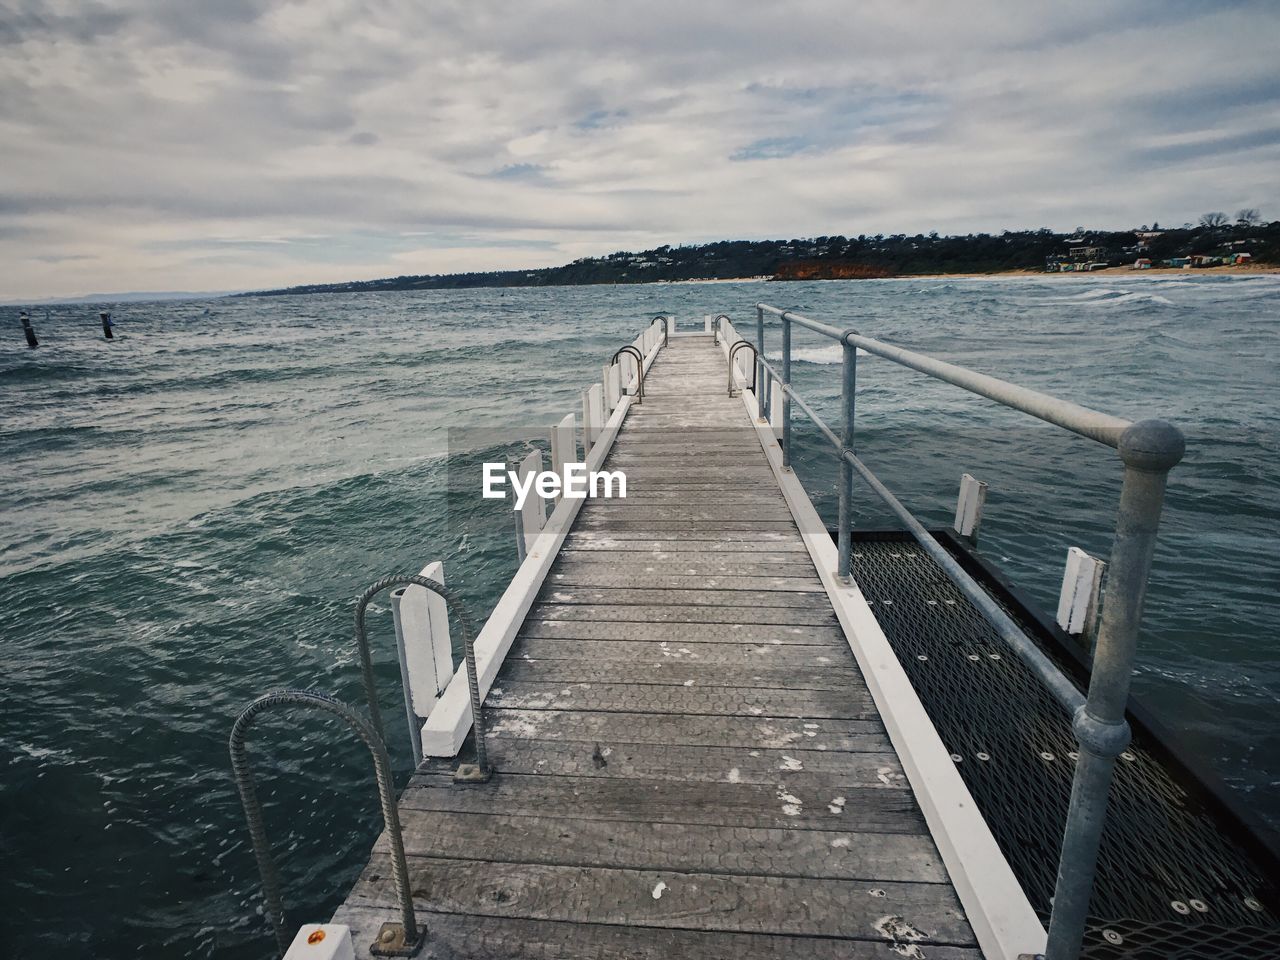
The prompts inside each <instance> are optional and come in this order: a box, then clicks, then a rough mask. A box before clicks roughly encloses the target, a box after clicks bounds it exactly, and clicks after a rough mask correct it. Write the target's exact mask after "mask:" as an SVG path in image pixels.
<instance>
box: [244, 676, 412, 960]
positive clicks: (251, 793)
mask: <svg viewBox="0 0 1280 960" xmlns="http://www.w3.org/2000/svg"><path fill="white" fill-rule="evenodd" d="M276 707H309V708H312V709H316V710H323V711H325V712H326V713H330V714H332V715H333V716H335V717H338V718H339V719H340V720H342V721H343V722H345V723H346V724H347V726H349V727H351V729H352V730H354V731H355V732H356V734H357V735H358V736H359V737H360V739H361V741H362V742H363V743H364V745H365V746H366V747H368V748H369V753H370V754H371V755H372V757H373V770H374V777H375V779H376V781H377V785H378V800H379V802H380V803H381V805H382V821H383V824H384V825H385V827H386V830H387V840H388V842H389V844H390V846H391V875H392V878H393V879H394V881H395V885H396V896H397V898H398V899H399V902H400V923H399V924H398V925H397V924H383V926H382V930H381V931H379V936H378V939H377V941H375V942H374V944H373V946H372V947H370V952H371V953H373V954H375V955H378V956H413V955H414V954H416V953H417V952H418V950H420V949H421V947H422V944H423V943H424V942H425V941H426V938H427V930H426V928H425V927H423V928H421V929H419V927H418V923H417V917H416V916H415V914H414V910H413V896H412V893H411V892H410V889H409V868H408V866H407V864H406V862H405V856H404V838H403V836H402V834H401V829H400V814H399V812H398V811H397V809H396V800H395V790H394V782H393V780H392V775H391V759H390V758H389V757H388V756H387V748H386V745H385V743H384V741H383V739H382V737H381V736H379V735H378V733H377V732H376V731H375V730H374V729H373V727H372V726H370V724H369V723H368V722H366V721H365V720H364V719H362V718H361V717H360V716H359V715H358V714H356V712H355V711H354V710H352V709H351V708H350V707H349V706H347V705H346V704H345V703H343V702H342V701H340V700H337V699H335V698H334V697H331V696H329V695H328V694H325V693H320V692H318V691H315V690H272V691H271V692H270V693H266V694H263V695H262V696H260V697H258V699H256V700H254V701H253V702H252V703H250V704H249V705H248V706H247V707H245V708H244V710H242V711H241V712H240V716H238V717H236V722H235V723H234V724H233V725H232V727H231V737H230V740H229V749H230V752H231V771H232V774H233V775H234V777H235V781H236V789H237V790H238V791H239V792H240V803H241V805H242V806H243V807H244V815H245V820H247V821H248V824H249V839H250V841H251V843H252V845H253V857H254V859H255V860H256V861H257V863H258V873H259V875H260V876H261V878H262V893H263V897H264V899H265V900H266V903H267V914H268V916H269V917H270V920H271V926H272V929H273V931H274V932H275V938H276V946H277V947H279V949H280V953H281V955H282V956H283V955H284V953H285V952H286V951H288V949H289V935H288V933H287V931H286V929H285V913H284V900H283V899H282V897H281V894H280V875H279V873H277V871H276V864H275V859H274V858H273V857H272V856H271V845H270V843H268V841H267V831H266V824H265V821H264V818H263V815H262V801H261V800H259V799H258V790H257V787H256V786H255V784H254V779H253V771H252V770H251V769H250V766H249V753H248V750H247V749H246V747H245V737H246V736H247V735H248V732H249V728H250V727H251V726H252V725H253V722H254V720H255V719H256V718H257V716H258V714H260V713H263V712H264V711H266V710H269V709H273V708H276Z"/></svg>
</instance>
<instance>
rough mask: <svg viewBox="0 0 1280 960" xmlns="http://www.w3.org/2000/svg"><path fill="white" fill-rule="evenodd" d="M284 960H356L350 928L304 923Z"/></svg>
mask: <svg viewBox="0 0 1280 960" xmlns="http://www.w3.org/2000/svg"><path fill="white" fill-rule="evenodd" d="M284 960H356V953H355V947H354V945H353V944H352V943H351V928H350V927H348V926H346V925H344V924H341V923H305V924H303V925H302V928H301V929H300V930H299V931H298V933H297V935H296V936H295V937H294V938H293V943H291V944H289V952H288V953H286V954H285V955H284Z"/></svg>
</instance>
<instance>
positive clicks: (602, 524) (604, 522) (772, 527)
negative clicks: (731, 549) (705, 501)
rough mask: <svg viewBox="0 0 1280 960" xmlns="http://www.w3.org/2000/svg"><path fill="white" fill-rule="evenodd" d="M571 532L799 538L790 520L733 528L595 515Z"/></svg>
mask: <svg viewBox="0 0 1280 960" xmlns="http://www.w3.org/2000/svg"><path fill="white" fill-rule="evenodd" d="M574 529H575V530H579V529H580V530H582V531H584V532H590V531H592V530H600V531H613V532H617V531H627V532H629V533H638V534H640V535H642V536H649V537H652V536H655V535H659V534H665V535H666V536H667V537H671V536H672V535H676V534H678V535H680V536H684V537H688V538H690V539H697V538H699V537H701V538H703V539H706V538H713V539H717V540H718V539H723V538H726V537H730V538H731V537H739V538H741V539H743V540H763V539H764V538H765V535H766V534H770V533H774V534H778V535H780V536H787V537H796V538H799V533H798V531H797V530H796V525H795V524H794V523H792V522H791V521H790V520H757V521H755V522H754V523H746V522H735V523H734V524H733V525H732V526H725V521H723V520H664V519H661V518H659V517H637V518H635V519H627V518H626V517H625V516H622V517H619V516H614V515H609V514H595V515H593V516H590V517H581V518H579V522H578V524H577V525H576V526H575V527H574Z"/></svg>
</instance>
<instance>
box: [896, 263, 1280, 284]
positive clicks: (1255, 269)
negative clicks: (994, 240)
mask: <svg viewBox="0 0 1280 960" xmlns="http://www.w3.org/2000/svg"><path fill="white" fill-rule="evenodd" d="M1169 274H1178V275H1180V276H1192V277H1218V276H1231V277H1259V276H1280V266H1273V265H1271V264H1261V263H1258V264H1250V265H1248V266H1243V265H1242V266H1234V267H1205V268H1203V269H1196V270H1184V269H1182V268H1180V267H1152V268H1150V269H1148V270H1134V269H1132V268H1131V267H1109V268H1108V269H1106V270H1093V271H1090V272H1089V273H1046V272H1045V271H1043V270H997V271H995V272H992V273H915V274H910V275H904V276H899V277H894V278H892V279H895V280H955V279H965V278H973V279H976V278H981V277H1039V278H1042V279H1061V280H1082V279H1085V278H1088V277H1099V276H1106V277H1149V276H1155V275H1162V276H1164V275H1169Z"/></svg>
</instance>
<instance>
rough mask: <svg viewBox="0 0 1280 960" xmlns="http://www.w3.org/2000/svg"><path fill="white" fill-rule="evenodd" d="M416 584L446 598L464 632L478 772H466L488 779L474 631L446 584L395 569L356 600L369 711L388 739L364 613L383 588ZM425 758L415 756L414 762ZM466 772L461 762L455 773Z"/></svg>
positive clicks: (381, 733) (380, 735) (365, 691)
mask: <svg viewBox="0 0 1280 960" xmlns="http://www.w3.org/2000/svg"><path fill="white" fill-rule="evenodd" d="M401 586H417V587H423V588H425V589H427V590H430V591H431V592H432V593H434V594H436V595H438V596H440V597H441V598H443V599H444V603H445V607H446V608H447V609H448V611H449V614H450V615H451V616H452V617H453V618H454V619H455V620H457V621H458V629H459V630H460V631H461V632H462V652H463V660H464V662H465V663H466V668H467V687H468V688H469V690H470V693H471V720H472V723H473V724H474V726H475V731H476V768H477V772H467V773H466V774H465V776H463V778H464V779H468V780H473V779H474V780H488V779H489V775H490V773H491V772H492V771H491V770H490V768H489V753H488V750H487V749H486V745H485V739H484V738H485V726H484V705H483V703H482V702H481V700H480V682H479V679H478V677H477V674H476V649H475V635H474V634H473V633H472V632H471V621H470V620H469V619H468V618H467V613H466V610H465V609H464V608H463V605H462V601H461V600H460V599H459V598H458V596H457V595H456V594H454V593H453V592H452V591H451V590H449V589H448V588H447V587H445V586H444V585H443V584H440V583H437V582H436V581H434V580H429V579H427V578H426V577H423V576H420V575H418V574H407V573H393V574H391V575H390V576H386V577H383V578H382V579H381V580H379V581H377V582H376V583H374V584H372V585H371V586H370V587H369V588H368V589H367V590H365V592H364V593H362V594H361V595H360V599H359V600H357V601H356V644H357V646H358V647H359V648H360V672H361V674H362V676H363V679H364V693H365V698H366V699H367V700H368V701H369V715H370V716H371V717H372V718H373V727H374V729H375V730H376V731H377V733H378V736H379V737H381V738H382V740H383V742H384V743H385V742H386V739H387V734H386V729H385V728H384V727H383V725H382V712H381V711H380V710H379V709H378V691H377V688H376V686H375V685H374V681H373V659H372V658H371V657H370V655H369V637H368V633H367V632H366V631H365V625H364V616H365V610H366V609H368V606H369V603H370V601H372V600H373V598H374V597H375V596H377V595H378V594H379V593H381V592H382V591H383V590H388V589H390V588H391V587H401ZM421 761H422V758H421V757H414V758H413V763H414V766H417V765H418V764H419V763H420V762H421ZM463 773H464V771H463V766H462V765H461V764H460V765H459V767H458V771H457V773H455V776H459V775H462V774H463ZM477 773H478V775H477Z"/></svg>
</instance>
